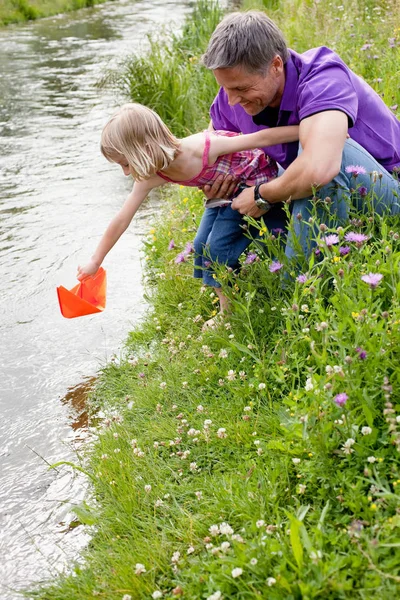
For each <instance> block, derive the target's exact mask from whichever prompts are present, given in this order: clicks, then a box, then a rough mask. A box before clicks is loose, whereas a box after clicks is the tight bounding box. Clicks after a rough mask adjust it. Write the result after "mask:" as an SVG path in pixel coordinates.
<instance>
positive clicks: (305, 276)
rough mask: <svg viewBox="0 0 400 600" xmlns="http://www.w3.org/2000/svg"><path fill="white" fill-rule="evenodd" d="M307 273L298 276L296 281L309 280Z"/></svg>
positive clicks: (303, 281) (304, 281)
mask: <svg viewBox="0 0 400 600" xmlns="http://www.w3.org/2000/svg"><path fill="white" fill-rule="evenodd" d="M307 279H308V277H307V275H304V274H302V275H299V276H298V277H296V281H298V282H299V283H306V282H307Z"/></svg>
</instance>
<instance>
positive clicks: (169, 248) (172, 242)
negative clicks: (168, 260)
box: [168, 240, 175, 250]
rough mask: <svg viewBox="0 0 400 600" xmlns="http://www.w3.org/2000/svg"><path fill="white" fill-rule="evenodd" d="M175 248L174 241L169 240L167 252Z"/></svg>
mask: <svg viewBox="0 0 400 600" xmlns="http://www.w3.org/2000/svg"><path fill="white" fill-rule="evenodd" d="M174 248H175V242H174V240H171V241H170V243H169V244H168V250H173V249H174Z"/></svg>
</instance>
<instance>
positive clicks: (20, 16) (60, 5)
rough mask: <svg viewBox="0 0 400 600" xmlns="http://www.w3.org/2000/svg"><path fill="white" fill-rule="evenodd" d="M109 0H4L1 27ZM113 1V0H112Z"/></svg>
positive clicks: (0, 17) (0, 8)
mask: <svg viewBox="0 0 400 600" xmlns="http://www.w3.org/2000/svg"><path fill="white" fill-rule="evenodd" d="M106 1H107V0H2V1H1V2H0V27H1V26H4V25H9V24H10V23H22V22H24V21H32V20H35V19H40V18H42V17H49V16H51V15H56V14H58V13H62V12H69V11H72V10H78V9H79V8H86V7H89V6H94V5H95V4H102V3H103V2H106ZM110 1H112V0H110Z"/></svg>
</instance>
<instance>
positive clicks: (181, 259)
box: [175, 252, 186, 265]
mask: <svg viewBox="0 0 400 600" xmlns="http://www.w3.org/2000/svg"><path fill="white" fill-rule="evenodd" d="M175 262H176V264H177V265H179V263H183V262H186V254H185V252H179V254H178V255H177V256H176V257H175Z"/></svg>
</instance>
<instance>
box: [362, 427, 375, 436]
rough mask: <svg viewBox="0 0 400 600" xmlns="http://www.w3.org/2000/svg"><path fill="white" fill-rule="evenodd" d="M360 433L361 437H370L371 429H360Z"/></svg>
mask: <svg viewBox="0 0 400 600" xmlns="http://www.w3.org/2000/svg"><path fill="white" fill-rule="evenodd" d="M361 433H362V434H363V435H370V434H371V433H372V429H371V427H363V428H362V429H361Z"/></svg>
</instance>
